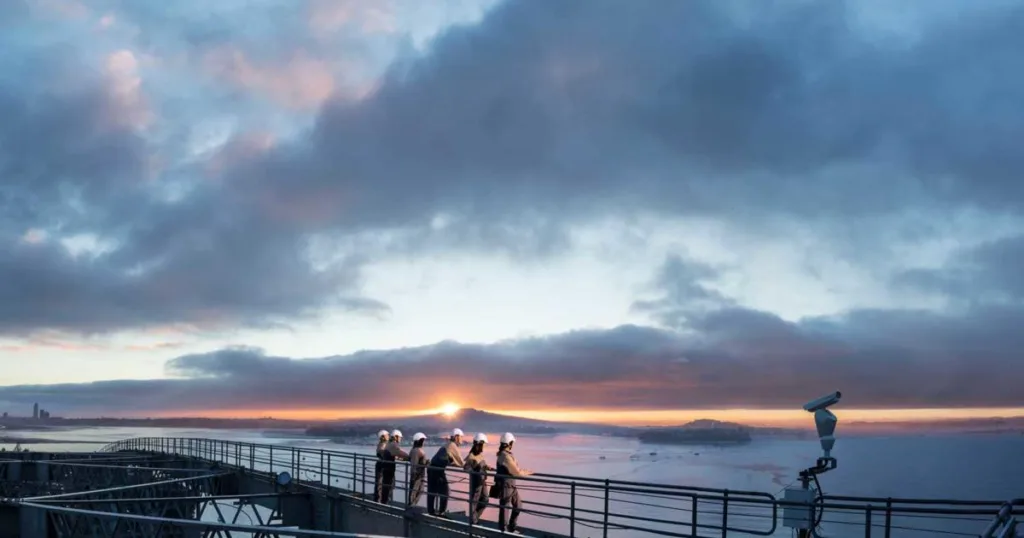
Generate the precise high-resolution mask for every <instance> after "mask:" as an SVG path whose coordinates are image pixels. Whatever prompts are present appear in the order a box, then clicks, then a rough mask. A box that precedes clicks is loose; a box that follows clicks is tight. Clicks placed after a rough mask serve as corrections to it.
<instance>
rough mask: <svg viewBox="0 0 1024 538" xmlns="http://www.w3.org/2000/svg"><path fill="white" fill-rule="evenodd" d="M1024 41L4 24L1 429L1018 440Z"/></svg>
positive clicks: (724, 31) (154, 17)
mask: <svg viewBox="0 0 1024 538" xmlns="http://www.w3.org/2000/svg"><path fill="white" fill-rule="evenodd" d="M1021 24H1024V6H1021V5H1020V4H1019V3H1017V2H1010V1H1004V0H998V1H991V2H984V3H974V2H966V1H962V0H958V1H953V0H934V1H932V2H917V3H913V4H906V3H891V2H884V1H882V0H864V1H857V2H853V1H848V2H843V1H836V2H828V3H819V2H809V1H807V0H792V1H778V2H762V1H759V0H714V1H703V0H690V1H686V2H674V1H668V0H644V1H640V2H623V1H621V0H616V1H612V0H586V1H584V0H564V1H549V0H518V1H517V0H486V1H483V0H444V1H436V2H429V3H428V2H421V1H419V0H373V1H371V0H365V1H360V0H264V1H256V2H241V1H239V0H222V1H219V2H214V3H210V2H205V1H204V2H200V1H198V0H180V1H177V2H165V3H160V2H135V1H129V0H93V1H84V0H12V1H7V2H3V3H0V50H4V51H5V54H3V55H0V118H3V121H2V122H0V178H2V181H0V243H2V244H3V248H2V249H0V409H3V410H7V411H9V412H11V413H12V414H26V413H29V412H30V409H31V404H32V403H33V402H40V404H41V405H42V406H43V407H44V408H47V409H49V410H51V411H52V412H53V414H54V415H63V416H91V415H98V414H103V415H107V416H111V415H121V416H168V415H192V416H194V415H210V416H264V415H273V416H281V417H293V418H332V417H345V416H370V415H375V414H387V413H394V412H395V411H402V412H425V411H428V410H432V409H436V408H439V407H440V406H442V405H444V404H446V403H455V404H457V405H462V406H472V407H477V408H483V409H488V410H496V411H508V412H516V413H521V414H526V415H530V416H543V417H550V418H573V419H579V420H606V421H611V420H614V421H620V422H632V423H655V422H657V423H671V422H673V421H680V420H683V419H686V418H697V417H709V418H716V417H717V418H729V419H737V420H740V421H743V420H746V421H768V422H771V421H773V420H782V419H783V418H785V419H787V420H790V419H791V420H795V419H796V418H800V417H804V416H805V415H802V414H800V413H802V411H799V407H800V405H802V404H803V403H804V402H806V401H808V400H811V399H813V398H816V397H818V396H820V395H822V394H824V393H827V392H831V391H834V390H841V391H842V392H843V395H844V396H843V401H842V402H841V403H840V404H839V405H838V406H837V407H836V411H837V413H838V412H840V411H841V412H844V413H847V416H850V417H860V418H875V419H880V420H882V419H892V420H897V419H906V418H908V417H925V416H927V417H946V416H949V417H952V416H957V417H960V416H996V415H998V416H1007V415H1024V390H1022V385H1024V361H1022V359H1021V357H1020V353H1021V352H1020V350H1021V349H1024V332H1022V331H1021V329H1020V328H1021V327H1024V272H1022V271H1021V270H1020V267H1022V266H1024V182H1022V181H1021V179H1020V178H1021V177H1022V176H1024V153H1022V152H1021V151H1020V149H1019V141H1020V140H1024V109H1022V107H1021V106H1020V103H1021V99H1022V98H1024V73H1022V72H1021V70H1020V69H1019V50H1021V47H1022V46H1024V34H1021V33H1020V32H1019V31H1018V29H1019V28H1020V27H1021ZM1014 140H1017V141H1018V142H1014Z"/></svg>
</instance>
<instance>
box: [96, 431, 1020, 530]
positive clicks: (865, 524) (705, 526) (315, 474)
mask: <svg viewBox="0 0 1024 538" xmlns="http://www.w3.org/2000/svg"><path fill="white" fill-rule="evenodd" d="M103 450H104V451H138V452H153V453H163V454H169V455H177V456H182V457H187V458H198V459H202V460H206V461H209V462H211V463H215V464H223V465H228V466H231V465H234V466H235V467H239V468H247V469H251V470H258V471H272V472H278V471H290V472H291V474H292V476H293V477H294V479H296V480H299V481H301V482H302V483H303V484H304V485H306V486H310V487H314V488H318V487H319V488H337V489H342V490H345V489H347V490H348V491H351V492H352V493H355V494H360V493H361V494H362V496H363V497H364V498H365V499H370V498H371V497H372V496H371V495H369V494H368V493H372V491H373V486H374V482H373V481H374V476H373V470H372V469H373V466H374V465H375V464H376V463H377V461H378V460H377V458H376V456H374V455H368V454H358V453H352V452H344V451H337V450H328V449H312V448H300V447H291V446H282V445H272V444H257V443H246V442H241V441H226V440H223V441H222V440H216V439H204V438H187V437H143V438H133V439H125V440H122V441H118V442H115V443H111V444H109V445H107V446H106V447H104V448H103ZM275 453H276V454H275ZM395 463H396V468H401V469H404V471H403V472H402V473H397V472H396V478H395V483H394V487H393V491H394V492H395V493H396V494H397V493H402V494H403V496H404V499H399V500H404V502H408V495H409V484H408V465H409V464H408V462H401V461H396V462H395ZM447 471H448V473H451V474H454V475H457V476H460V478H459V479H458V480H455V481H453V482H452V488H451V492H450V493H449V495H448V499H449V500H451V501H456V502H461V503H466V504H465V506H467V507H468V506H469V502H470V498H469V492H468V491H467V490H466V489H464V488H461V487H460V486H462V485H464V484H465V483H466V480H467V477H468V476H470V475H474V474H477V475H479V474H478V473H472V472H467V471H464V470H462V469H457V468H453V467H449V468H448V469H447ZM485 474H486V473H485ZM516 480H517V482H518V483H519V489H520V490H522V493H521V496H522V497H523V505H524V506H523V510H522V513H523V514H524V516H532V517H530V519H532V520H533V522H540V521H543V520H556V521H561V522H562V523H563V525H566V526H568V529H565V528H559V529H558V531H557V532H561V533H563V534H567V535H568V536H570V537H575V536H576V533H577V530H578V528H579V527H587V528H596V529H600V530H601V531H602V536H603V537H604V538H607V536H608V535H609V532H610V531H617V530H621V531H628V532H629V533H630V535H634V534H636V533H645V534H649V535H660V536H678V537H685V536H696V535H697V534H698V532H699V531H714V533H715V534H716V535H717V534H720V535H721V536H725V535H726V533H729V534H745V535H753V536H772V535H774V534H775V533H776V532H777V531H780V532H781V531H786V532H785V534H786V535H787V536H788V535H789V532H788V531H789V529H783V528H782V527H781V524H780V521H779V519H780V515H779V510H780V508H783V509H784V508H786V507H801V508H807V505H806V504H798V503H791V502H786V501H784V500H781V499H778V498H776V496H775V495H772V494H769V493H765V492H757V491H743V490H730V489H714V488H704V487H688V486H680V485H672V484H651V483H642V482H630V481H621V480H612V479H598V478H588V477H574V476H566V475H556V474H541V473H538V474H535V475H532V476H528V477H518V478H517V479H516ZM367 482H369V486H368V484H367ZM343 486H347V487H343ZM368 489H369V491H367V490H368ZM424 496H426V492H424ZM547 497H553V502H551V501H552V499H550V498H547ZM366 502H370V501H369V500H367V501H366ZM1005 504H1006V503H1005V502H1004V501H961V500H954V499H899V498H876V497H850V496H823V497H820V498H819V499H818V501H817V502H816V503H815V505H814V509H815V510H816V511H820V513H822V514H829V516H830V517H829V518H828V519H824V518H821V520H822V523H825V524H828V525H832V526H840V527H843V528H846V527H849V526H854V527H861V528H863V529H864V534H865V535H866V536H870V535H871V530H872V528H876V527H880V528H881V529H882V532H883V534H884V536H886V537H890V538H891V537H892V536H893V534H892V533H893V531H896V530H901V529H902V530H913V529H917V530H920V531H927V530H930V529H927V528H925V527H921V526H920V525H923V524H924V522H928V521H931V522H932V523H936V522H941V525H942V526H941V527H939V529H940V530H941V529H944V528H947V527H949V526H950V525H952V524H953V523H954V522H958V521H959V522H961V523H963V524H964V525H965V526H966V525H975V526H976V527H977V528H976V529H974V530H973V532H971V533H970V534H969V535H972V536H977V535H978V530H980V529H981V528H983V527H984V523H987V522H989V521H991V518H993V517H996V516H997V514H999V513H1000V510H1001V509H1003V507H1004V505H1005ZM491 506H492V508H493V505H491ZM641 510H645V511H647V513H648V514H650V513H652V512H657V513H660V514H661V515H660V516H658V517H653V516H650V515H644V514H641V513H640V511H641ZM1016 510H1017V509H1016V508H1011V509H1010V511H1011V513H1016ZM981 516H985V517H981ZM912 525H917V527H913V526H912ZM972 528H973V527H972ZM566 530H568V533H566V532H565V531H566Z"/></svg>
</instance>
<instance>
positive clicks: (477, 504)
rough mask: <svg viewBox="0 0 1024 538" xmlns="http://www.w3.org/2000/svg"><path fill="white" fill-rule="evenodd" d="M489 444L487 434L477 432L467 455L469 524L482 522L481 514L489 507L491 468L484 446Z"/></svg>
mask: <svg viewBox="0 0 1024 538" xmlns="http://www.w3.org/2000/svg"><path fill="white" fill-rule="evenodd" d="M486 445H487V435H485V434H483V433H478V434H476V437H474V438H473V448H471V449H470V450H469V455H467V456H466V465H465V467H463V468H464V469H465V470H466V471H468V472H469V524H470V525H476V524H477V523H480V516H482V515H483V513H484V510H486V509H487V504H488V500H487V471H489V470H490V469H491V466H490V465H487V461H486V459H484V446H486Z"/></svg>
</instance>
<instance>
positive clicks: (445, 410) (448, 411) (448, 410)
mask: <svg viewBox="0 0 1024 538" xmlns="http://www.w3.org/2000/svg"><path fill="white" fill-rule="evenodd" d="M459 409H461V407H459V404H454V403H446V404H444V405H442V406H441V414H442V415H445V416H449V417H453V416H455V413H458V412H459Z"/></svg>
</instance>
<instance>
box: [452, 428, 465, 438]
mask: <svg viewBox="0 0 1024 538" xmlns="http://www.w3.org/2000/svg"><path fill="white" fill-rule="evenodd" d="M460 435H465V434H464V433H462V430H460V429H458V428H455V429H454V430H452V437H458V436H460Z"/></svg>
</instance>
